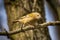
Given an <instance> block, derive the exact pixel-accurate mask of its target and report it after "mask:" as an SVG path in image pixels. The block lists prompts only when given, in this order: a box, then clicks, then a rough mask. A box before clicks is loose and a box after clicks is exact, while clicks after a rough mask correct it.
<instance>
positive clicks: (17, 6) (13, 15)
mask: <svg viewBox="0 0 60 40" xmlns="http://www.w3.org/2000/svg"><path fill="white" fill-rule="evenodd" d="M33 4H34V0H5V6H6V10H7V15H8V23H9V28H10V31H13V30H17V29H19V28H21V26H23V25H24V24H23V25H21V23H18V22H17V23H13V21H14V20H16V19H19V18H20V17H22V16H24V15H26V14H29V13H31V12H39V13H40V14H41V15H42V18H43V19H42V20H40V19H39V20H35V21H32V22H30V23H27V24H26V25H28V26H29V25H35V24H36V23H37V24H41V23H43V22H45V13H44V6H43V0H37V1H36V4H35V6H34V7H33ZM33 9H34V10H33ZM24 27H26V26H24ZM35 27H36V26H35ZM11 37H12V38H13V40H50V37H49V33H48V29H47V27H44V28H40V29H34V30H28V31H25V32H21V33H18V34H15V35H11ZM11 40H12V39H11Z"/></svg>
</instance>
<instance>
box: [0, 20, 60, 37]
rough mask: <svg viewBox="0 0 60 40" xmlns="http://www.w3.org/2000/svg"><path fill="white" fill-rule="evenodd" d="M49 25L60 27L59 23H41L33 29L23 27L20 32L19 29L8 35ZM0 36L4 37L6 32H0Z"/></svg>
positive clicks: (32, 28) (32, 27)
mask: <svg viewBox="0 0 60 40" xmlns="http://www.w3.org/2000/svg"><path fill="white" fill-rule="evenodd" d="M50 25H53V26H54V25H60V21H54V22H47V23H42V24H39V25H37V27H34V26H29V27H24V28H22V30H21V29H20V28H19V29H17V30H14V31H10V32H9V33H8V34H9V35H13V34H17V33H20V32H24V31H27V30H34V29H38V28H41V27H47V26H50ZM0 35H4V36H6V32H0Z"/></svg>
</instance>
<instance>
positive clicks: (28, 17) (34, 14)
mask: <svg viewBox="0 0 60 40" xmlns="http://www.w3.org/2000/svg"><path fill="white" fill-rule="evenodd" d="M40 18H42V17H41V14H40V13H38V12H32V13H29V14H27V15H25V16H22V17H21V18H20V19H18V20H15V21H14V22H20V23H23V24H26V23H28V22H30V21H32V20H36V19H37V20H38V19H40Z"/></svg>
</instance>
